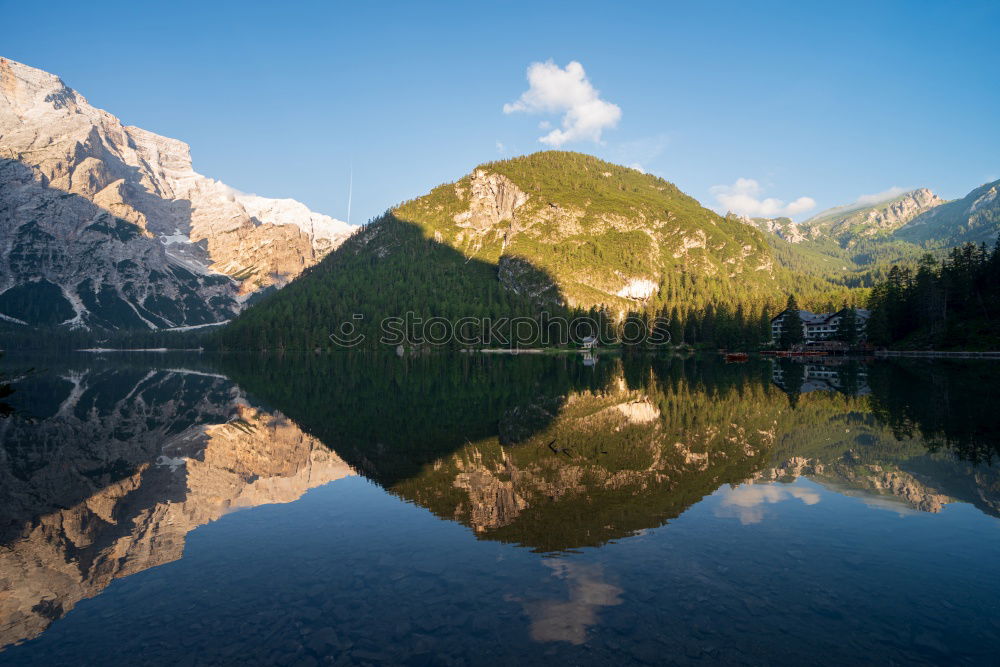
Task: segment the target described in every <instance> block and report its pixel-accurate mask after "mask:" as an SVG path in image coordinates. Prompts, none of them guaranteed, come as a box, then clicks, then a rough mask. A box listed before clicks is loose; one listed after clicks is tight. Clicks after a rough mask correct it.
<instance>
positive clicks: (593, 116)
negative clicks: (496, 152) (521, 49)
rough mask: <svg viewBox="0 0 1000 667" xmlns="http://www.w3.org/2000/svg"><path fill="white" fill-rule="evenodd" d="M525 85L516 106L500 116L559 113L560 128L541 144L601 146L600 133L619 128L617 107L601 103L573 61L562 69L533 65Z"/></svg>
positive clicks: (509, 106)
mask: <svg viewBox="0 0 1000 667" xmlns="http://www.w3.org/2000/svg"><path fill="white" fill-rule="evenodd" d="M528 83H529V88H528V90H526V91H524V93H522V94H521V97H520V98H518V100H517V101H516V102H512V103H509V104H505V105H503V112H504V113H516V112H521V111H523V112H525V113H562V114H563V117H562V128H561V129H559V128H557V129H554V130H552V131H551V132H549V133H548V134H546V135H545V136H543V137H539V139H538V140H539V141H541V142H542V143H543V144H548V145H550V146H562V145H563V144H565V143H567V142H570V141H584V140H589V141H594V142H597V143H600V141H601V133H602V132H603V131H604V130H605V129H607V128H612V127H615V126H616V125H618V121H619V120H620V119H621V117H622V110H621V109H620V108H619V107H618V105H616V104H612V103H611V102H607V101H605V100H602V99H601V96H600V93H599V92H598V91H597V89H595V88H594V86H592V85H591V83H590V80H589V79H587V73H586V72H585V71H584V70H583V65H581V64H580V63H578V62H576V61H575V60H574V61H572V62H571V63H570V64H568V65H566V68H565V69H563V68H561V67H559V66H558V65H556V64H555V63H554V62H552V61H551V60H549V61H548V62H544V63H532V64H531V65H530V66H529V67H528ZM543 129H546V128H543Z"/></svg>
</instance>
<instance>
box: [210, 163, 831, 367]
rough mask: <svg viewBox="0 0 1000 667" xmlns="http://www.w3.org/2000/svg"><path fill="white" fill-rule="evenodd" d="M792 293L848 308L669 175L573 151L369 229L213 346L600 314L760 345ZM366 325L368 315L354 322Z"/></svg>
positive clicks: (462, 188)
mask: <svg viewBox="0 0 1000 667" xmlns="http://www.w3.org/2000/svg"><path fill="white" fill-rule="evenodd" d="M790 291H795V292H797V293H798V294H799V296H800V301H801V302H803V305H804V306H805V307H815V308H822V307H824V306H826V305H829V304H837V305H839V304H840V303H841V302H842V301H843V300H844V299H845V298H848V296H849V295H848V290H847V288H845V287H843V286H842V285H838V284H837V283H836V282H835V281H831V280H830V279H829V277H828V276H824V275H821V274H819V273H812V274H807V273H805V272H802V271H796V270H793V269H791V268H788V267H787V266H784V265H783V264H782V263H781V262H779V261H776V257H775V252H774V250H773V249H772V248H771V247H769V244H768V241H767V239H766V237H765V236H764V235H763V234H762V233H760V232H759V231H757V230H755V229H752V228H751V227H749V226H747V225H745V224H743V223H742V222H740V221H739V220H736V219H733V218H728V217H726V218H724V217H721V216H719V215H717V214H716V213H714V212H712V211H710V210H708V209H706V208H704V207H702V206H701V205H700V204H699V203H698V202H697V201H696V200H694V199H693V198H691V197H689V196H687V195H685V194H684V193H683V192H681V191H680V190H679V189H677V187H676V186H674V185H673V184H671V183H669V182H667V181H665V180H663V179H661V178H658V177H656V176H652V175H648V174H643V173H640V172H638V171H636V170H633V169H628V168H625V167H621V166H617V165H614V164H610V163H608V162H604V161H602V160H599V159H597V158H594V157H591V156H588V155H582V154H578V153H568V152H560V151H552V152H543V153H536V154H533V155H528V156H524V157H519V158H514V159H511V160H504V161H500V162H493V163H487V164H484V165H481V166H479V167H477V168H476V169H474V170H473V171H472V173H470V174H468V175H466V176H464V177H463V178H461V179H459V180H458V181H456V182H454V183H449V184H446V185H442V186H439V187H437V188H435V189H434V190H432V191H431V192H430V193H429V194H427V195H426V196H424V197H420V198H418V199H415V200H412V201H408V202H405V203H403V204H401V205H400V206H398V207H396V208H395V209H393V210H391V211H389V212H387V213H386V214H385V215H383V216H381V217H380V218H378V219H377V220H374V221H373V222H371V223H370V224H369V225H368V226H366V227H365V228H364V229H363V230H361V231H360V232H359V233H357V234H355V235H354V236H353V237H352V238H351V239H349V240H348V241H347V242H346V243H345V244H344V245H343V246H342V247H341V248H340V249H338V250H337V251H336V252H334V253H333V254H331V255H330V256H329V257H328V258H327V259H326V260H324V261H323V262H322V263H321V264H319V265H318V266H316V267H314V268H312V269H310V270H307V271H306V272H305V273H304V274H303V276H302V277H301V278H300V279H299V280H296V281H295V282H293V283H292V284H291V285H289V286H288V287H286V288H285V289H283V290H282V291H280V292H278V293H276V294H273V295H271V296H269V297H266V298H264V299H262V300H261V302H260V303H259V304H258V305H256V306H254V307H253V308H250V309H249V310H248V311H246V312H245V313H244V314H243V315H241V316H240V317H239V318H238V319H237V320H236V321H234V322H233V323H232V324H231V325H229V326H228V327H226V329H225V330H223V331H222V332H220V334H219V335H218V336H217V337H216V341H217V343H218V344H219V345H221V346H225V347H233V348H255V349H256V348H275V347H277V348H291V349H294V348H300V349H301V348H313V347H324V346H327V345H329V344H330V343H329V341H328V339H327V335H328V334H329V333H330V332H332V331H334V330H336V328H337V327H338V326H339V325H340V323H342V322H345V321H347V322H352V324H355V325H356V326H357V327H359V329H358V330H359V331H361V332H363V333H365V334H366V335H367V336H368V338H367V343H369V344H371V343H372V342H373V341H374V340H375V339H377V338H378V330H377V326H376V324H377V322H378V321H380V320H381V319H382V318H384V317H393V316H403V315H405V314H406V313H407V312H412V313H414V315H415V316H417V317H421V318H427V317H432V316H438V317H445V318H449V319H451V320H456V319H458V318H460V317H466V316H469V317H487V316H492V317H498V316H515V315H534V314H537V313H539V312H540V311H541V310H545V311H547V312H549V313H553V314H570V313H583V312H591V313H596V312H597V311H599V310H600V311H603V312H604V314H605V315H606V316H607V319H609V320H612V321H620V320H621V319H622V318H623V317H624V316H625V314H626V313H628V312H636V313H641V314H642V315H643V316H653V315H662V316H663V317H665V318H668V319H669V321H670V327H671V329H670V333H671V336H672V338H673V340H674V342H681V341H685V342H693V343H697V342H709V341H711V342H720V341H721V342H724V343H731V344H738V343H740V342H743V341H745V340H749V339H750V338H754V337H758V336H762V335H764V333H765V330H766V327H764V326H762V323H766V321H767V319H768V317H769V314H770V313H773V312H776V311H777V310H778V309H780V307H781V305H782V304H783V303H784V300H785V298H786V296H787V294H788V293H789V292H790ZM357 316H360V317H357Z"/></svg>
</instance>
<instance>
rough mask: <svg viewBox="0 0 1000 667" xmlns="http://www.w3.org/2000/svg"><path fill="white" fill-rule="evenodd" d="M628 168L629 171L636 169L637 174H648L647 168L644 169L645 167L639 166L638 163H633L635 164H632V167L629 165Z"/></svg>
mask: <svg viewBox="0 0 1000 667" xmlns="http://www.w3.org/2000/svg"><path fill="white" fill-rule="evenodd" d="M628 167H629V169H635V170H636V171H637V172H639V173H640V174H645V173H646V168H645V167H643V166H642V165H641V164H639V163H638V162H633V163H632V164H630V165H629V166H628Z"/></svg>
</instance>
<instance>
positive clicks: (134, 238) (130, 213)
mask: <svg viewBox="0 0 1000 667" xmlns="http://www.w3.org/2000/svg"><path fill="white" fill-rule="evenodd" d="M350 232H351V228H350V227H349V226H348V225H346V224H345V223H343V222H340V221H339V220H335V219H333V218H330V217H328V216H325V215H320V214H318V213H314V212H312V211H310V210H308V209H307V208H306V207H305V206H303V205H302V204H300V203H299V202H296V201H293V200H289V199H285V200H272V199H265V198H263V197H257V196H254V195H246V194H243V193H240V192H238V191H236V190H234V189H232V188H230V187H228V186H226V185H224V184H223V183H220V182H218V181H215V180H212V179H210V178H206V177H205V176H202V175H200V174H198V173H197V172H195V171H194V170H193V168H192V165H191V156H190V150H189V148H188V146H187V145H186V144H184V143H183V142H180V141H177V140H175V139H169V138H167V137H161V136H159V135H156V134H153V133H152V132H148V131H146V130H143V129H141V128H138V127H132V126H125V125H123V124H122V123H121V122H120V121H119V120H118V119H117V118H116V117H114V116H113V115H111V114H110V113H108V112H106V111H102V110H100V109H97V108H95V107H93V106H91V105H90V104H89V103H88V102H87V100H86V99H84V98H83V97H82V96H81V95H80V94H79V93H77V92H76V91H74V90H72V89H70V88H68V87H67V86H66V85H65V84H64V83H63V82H62V81H61V80H60V79H59V78H58V77H56V76H53V75H51V74H48V73H46V72H43V71H41V70H37V69H34V68H31V67H28V66H26V65H22V64H20V63H16V62H14V61H11V60H7V59H0V236H2V238H3V239H4V242H3V244H2V245H0V313H2V316H3V319H5V320H7V321H9V322H21V323H28V324H40V325H55V324H67V325H73V326H83V327H100V328H131V327H140V328H170V327H179V326H191V325H198V324H205V323H209V322H216V321H221V320H225V319H228V318H229V317H231V316H232V315H234V314H235V313H236V312H238V311H239V309H240V304H241V303H242V302H243V301H244V300H245V299H246V297H247V296H249V295H250V294H252V293H254V292H255V291H258V290H260V289H263V288H267V287H271V286H276V287H281V286H283V285H284V284H286V283H287V282H288V281H289V280H291V279H292V278H294V277H295V276H297V275H298V274H299V273H301V272H302V271H303V270H304V269H305V268H307V267H309V266H312V265H313V264H315V263H316V262H318V261H319V260H320V259H322V257H324V256H325V255H326V254H327V253H329V252H330V251H331V250H332V249H334V248H336V247H337V246H338V245H339V244H340V243H342V242H343V240H344V239H345V238H346V237H347V236H348V235H349V234H350Z"/></svg>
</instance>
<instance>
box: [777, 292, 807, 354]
mask: <svg viewBox="0 0 1000 667" xmlns="http://www.w3.org/2000/svg"><path fill="white" fill-rule="evenodd" d="M804 338H805V335H804V333H803V331H802V317H801V316H800V315H799V304H798V302H797V301H796V300H795V295H794V294H789V295H788V303H787V304H786V305H785V316H784V318H783V319H782V321H781V338H780V340H779V343H780V345H781V347H782V348H783V349H786V350H788V349H791V347H792V346H793V345H797V344H799V343H801V342H802V340H803V339H804Z"/></svg>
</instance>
